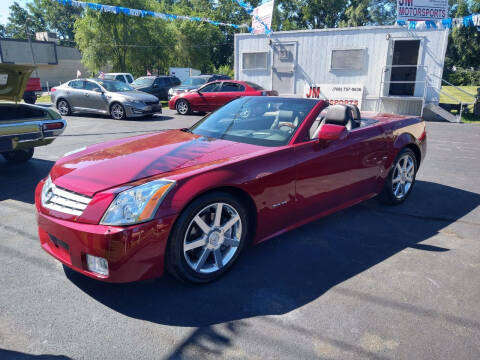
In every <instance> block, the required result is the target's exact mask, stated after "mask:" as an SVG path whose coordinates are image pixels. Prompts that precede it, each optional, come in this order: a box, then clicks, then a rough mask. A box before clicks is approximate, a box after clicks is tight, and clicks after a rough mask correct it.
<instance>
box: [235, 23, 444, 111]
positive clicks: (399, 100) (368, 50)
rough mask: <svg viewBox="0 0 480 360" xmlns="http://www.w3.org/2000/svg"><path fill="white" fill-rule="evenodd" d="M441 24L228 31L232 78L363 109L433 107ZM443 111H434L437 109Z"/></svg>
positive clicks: (441, 49)
mask: <svg viewBox="0 0 480 360" xmlns="http://www.w3.org/2000/svg"><path fill="white" fill-rule="evenodd" d="M448 33H449V30H448V29H422V30H409V29H406V28H403V27H399V26H375V27H358V28H339V29H324V30H302V31H283V32H274V33H271V34H270V35H269V36H267V35H252V34H236V35H235V78H236V79H238V80H245V81H251V82H254V83H257V84H259V85H261V86H263V87H265V88H266V89H273V90H277V91H278V92H279V93H280V94H281V95H293V96H297V97H306V96H307V94H308V95H309V97H311V96H313V97H317V96H318V95H319V93H320V94H321V95H324V96H325V97H327V98H328V99H329V100H330V101H331V102H340V103H341V102H348V103H358V105H359V106H360V107H361V109H362V110H373V111H384V112H392V113H397V114H408V115H421V114H423V109H424V107H427V108H429V109H430V110H432V109H433V110H438V109H437V108H438V101H439V91H440V88H441V83H442V80H441V79H442V74H443V67H444V61H445V53H446V50H447V44H448ZM441 110H442V109H440V110H438V111H441Z"/></svg>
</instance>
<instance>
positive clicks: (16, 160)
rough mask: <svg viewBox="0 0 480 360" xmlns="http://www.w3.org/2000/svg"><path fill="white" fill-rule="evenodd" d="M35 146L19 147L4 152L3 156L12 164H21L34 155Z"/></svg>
mask: <svg viewBox="0 0 480 360" xmlns="http://www.w3.org/2000/svg"><path fill="white" fill-rule="evenodd" d="M33 152H34V150H33V148H30V149H19V150H13V151H9V152H5V153H2V156H3V157H4V158H5V160H7V161H8V162H9V163H11V164H21V163H24V162H27V161H28V160H30V159H31V158H32V157H33Z"/></svg>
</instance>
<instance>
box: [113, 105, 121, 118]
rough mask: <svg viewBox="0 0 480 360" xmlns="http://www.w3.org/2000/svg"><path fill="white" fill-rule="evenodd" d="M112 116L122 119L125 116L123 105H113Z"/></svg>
mask: <svg viewBox="0 0 480 360" xmlns="http://www.w3.org/2000/svg"><path fill="white" fill-rule="evenodd" d="M112 116H113V117H114V118H115V119H117V120H118V119H121V118H123V107H122V106H121V105H118V104H117V105H113V106H112Z"/></svg>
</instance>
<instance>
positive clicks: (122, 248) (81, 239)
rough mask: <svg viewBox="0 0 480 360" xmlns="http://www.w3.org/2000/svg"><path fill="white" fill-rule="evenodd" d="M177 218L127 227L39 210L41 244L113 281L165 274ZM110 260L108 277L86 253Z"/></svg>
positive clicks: (73, 266)
mask: <svg viewBox="0 0 480 360" xmlns="http://www.w3.org/2000/svg"><path fill="white" fill-rule="evenodd" d="M173 220H174V217H173V216H171V217H168V218H165V219H157V220H154V221H150V222H147V223H144V224H139V225H132V226H128V227H118V226H106V225H91V224H84V223H77V222H73V221H67V220H62V219H57V218H54V217H51V216H48V215H45V214H42V213H41V212H37V221H38V235H39V237H40V244H41V246H42V248H43V250H45V251H46V252H47V253H48V254H50V255H51V256H53V257H54V258H56V259H57V260H59V261H60V262H62V263H63V264H65V265H66V266H68V267H69V268H71V269H73V270H75V271H77V272H79V273H81V274H83V275H86V276H88V277H91V278H94V279H98V280H102V281H106V282H114V283H125V282H132V281H139V280H145V279H149V278H154V277H158V276H161V275H163V272H164V258H165V250H166V245H167V239H168V236H169V233H170V229H171V226H172V224H173ZM87 254H91V255H94V256H98V257H102V258H105V259H107V261H108V270H109V274H108V276H103V275H100V274H97V273H94V272H91V271H89V270H88V268H87V260H86V255H87Z"/></svg>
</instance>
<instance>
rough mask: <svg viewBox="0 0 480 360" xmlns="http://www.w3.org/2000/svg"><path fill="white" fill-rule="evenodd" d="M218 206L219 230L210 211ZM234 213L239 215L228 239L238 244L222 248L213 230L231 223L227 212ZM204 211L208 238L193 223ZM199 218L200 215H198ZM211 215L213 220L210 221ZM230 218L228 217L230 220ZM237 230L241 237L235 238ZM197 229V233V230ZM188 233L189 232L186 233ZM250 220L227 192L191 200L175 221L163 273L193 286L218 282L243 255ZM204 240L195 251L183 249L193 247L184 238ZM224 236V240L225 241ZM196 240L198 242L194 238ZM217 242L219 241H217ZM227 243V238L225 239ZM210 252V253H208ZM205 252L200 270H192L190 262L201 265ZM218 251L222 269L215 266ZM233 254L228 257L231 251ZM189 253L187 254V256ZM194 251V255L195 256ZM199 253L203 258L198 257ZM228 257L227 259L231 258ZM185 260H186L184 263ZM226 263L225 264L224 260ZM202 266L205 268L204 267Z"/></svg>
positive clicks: (244, 209)
mask: <svg viewBox="0 0 480 360" xmlns="http://www.w3.org/2000/svg"><path fill="white" fill-rule="evenodd" d="M217 203H221V204H222V206H223V207H222V208H221V209H222V211H220V214H222V215H221V221H220V223H221V224H222V225H221V226H220V227H215V226H214V225H215V223H214V222H215V213H212V212H210V211H211V210H212V209H217V208H216V207H215V206H216V204H217ZM232 209H233V210H234V211H236V213H237V214H238V216H239V220H237V222H236V223H235V224H234V225H232V226H231V227H230V228H231V233H230V235H227V236H229V237H230V236H231V237H232V239H230V240H236V241H237V243H236V245H235V246H229V245H225V244H226V242H225V243H224V242H223V241H225V239H223V240H222V239H220V241H219V242H218V243H217V242H216V240H215V236H212V234H213V233H214V232H216V231H217V230H216V229H220V228H221V227H223V226H225V225H226V224H227V223H228V222H229V221H230V220H232V219H233V218H234V216H232V213H230V212H229V211H231V210H232ZM203 211H206V217H204V218H203V219H204V221H205V224H206V225H209V226H210V229H211V232H209V234H210V236H207V235H206V234H207V233H206V232H202V231H201V230H200V227H198V226H197V225H196V224H197V223H196V222H195V221H194V218H196V216H197V215H199V214H201V213H202V212H203ZM199 216H201V215H199ZM212 216H213V219H212ZM230 216H231V217H230ZM239 228H240V236H238V238H239V239H238V238H237V239H233V238H234V235H233V233H234V231H237V235H238V229H239ZM198 230H200V231H198ZM187 231H188V232H189V233H188V234H187ZM191 231H194V232H195V233H194V234H193V235H192V232H191ZM249 232H250V229H249V221H248V216H247V211H246V207H245V206H244V204H243V203H242V202H241V201H239V200H238V199H237V198H236V197H234V196H233V195H231V194H229V193H226V192H220V191H218V192H212V193H208V194H205V195H203V196H201V197H199V198H198V199H196V200H194V201H193V202H192V203H190V204H189V205H188V206H187V207H186V208H185V209H184V210H183V211H182V214H181V215H180V217H179V218H178V219H177V221H176V223H175V226H174V228H173V230H172V232H171V234H170V238H169V242H168V246H167V253H166V262H165V266H166V270H167V271H168V272H169V273H170V274H171V275H173V276H174V277H176V278H177V279H179V280H181V281H187V282H192V283H200V284H201V283H208V282H211V281H214V280H216V279H218V278H219V277H220V276H222V275H223V274H224V273H225V272H226V271H228V270H229V269H230V268H231V267H232V265H233V264H234V263H235V262H236V260H237V258H238V256H239V255H240V253H241V252H242V249H243V248H244V246H245V243H247V239H248V236H249ZM198 236H199V237H201V238H203V237H204V238H205V239H204V241H205V244H204V245H202V246H198V247H196V248H193V249H191V250H186V249H185V246H188V245H190V244H193V243H194V242H195V241H192V242H188V244H187V239H190V238H193V239H196V238H197V237H198ZM227 236H225V238H227ZM212 238H213V241H214V242H213V243H212ZM197 240H198V239H197ZM217 240H218V238H217ZM227 240H228V239H227ZM212 246H218V248H216V249H211V248H210V247H212ZM209 249H210V250H209ZM205 251H208V255H207V256H206V257H205V260H204V262H203V263H202V268H201V269H199V270H195V269H194V265H195V264H193V263H192V259H196V260H197V261H196V263H197V264H198V263H200V258H202V256H203V252H205ZM217 251H220V254H221V255H222V257H220V259H222V261H221V263H222V266H220V267H219V266H218V265H217V264H219V263H220V262H217V256H216V252H217ZM232 251H233V253H232V254H231V253H230V252H232ZM187 252H188V255H187ZM195 252H197V254H198V256H197V254H195ZM200 254H202V255H200ZM230 254H231V257H227V255H228V256H230ZM196 256H197V257H196ZM223 256H224V257H223ZM187 258H188V260H187ZM224 260H225V263H223V261H224ZM204 264H205V265H204ZM203 266H205V267H206V269H203ZM208 267H210V269H215V268H217V270H215V271H211V272H208V273H205V272H204V273H202V271H208V270H209V269H208Z"/></svg>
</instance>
